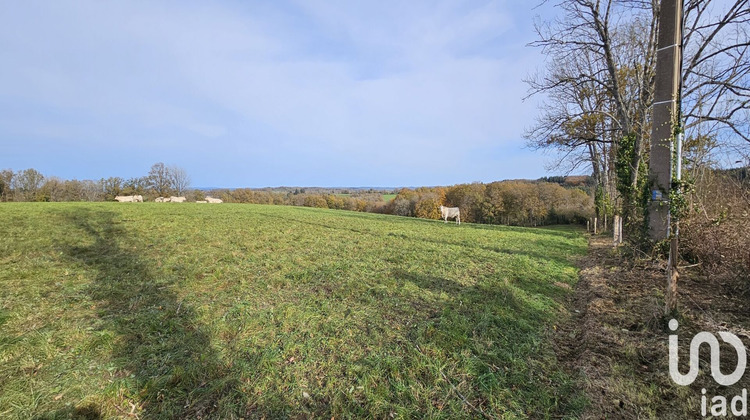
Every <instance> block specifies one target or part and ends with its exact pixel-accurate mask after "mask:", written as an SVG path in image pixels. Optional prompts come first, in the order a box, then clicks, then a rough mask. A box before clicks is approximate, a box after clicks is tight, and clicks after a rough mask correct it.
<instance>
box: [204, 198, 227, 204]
mask: <svg viewBox="0 0 750 420" xmlns="http://www.w3.org/2000/svg"><path fill="white" fill-rule="evenodd" d="M206 201H208V202H209V203H214V204H218V203H223V202H224V201H222V199H221V198H213V197H206Z"/></svg>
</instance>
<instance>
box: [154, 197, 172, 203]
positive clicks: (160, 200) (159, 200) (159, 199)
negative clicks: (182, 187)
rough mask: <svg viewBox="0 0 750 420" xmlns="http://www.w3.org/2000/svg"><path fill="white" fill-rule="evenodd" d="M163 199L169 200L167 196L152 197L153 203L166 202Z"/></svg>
mask: <svg viewBox="0 0 750 420" xmlns="http://www.w3.org/2000/svg"><path fill="white" fill-rule="evenodd" d="M165 200H169V199H168V198H164V197H156V198H155V199H154V203H164V202H166V201H165Z"/></svg>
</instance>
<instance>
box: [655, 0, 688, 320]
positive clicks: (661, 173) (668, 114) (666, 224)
mask: <svg viewBox="0 0 750 420" xmlns="http://www.w3.org/2000/svg"><path fill="white" fill-rule="evenodd" d="M682 6H683V0H662V1H661V5H660V11H659V34H658V40H657V50H656V69H655V70H656V71H655V79H656V80H655V86H654V104H653V128H652V131H651V156H650V163H649V178H650V182H651V202H650V203H649V212H648V215H649V221H648V222H649V235H650V236H651V239H653V240H655V241H660V240H663V239H666V238H668V237H670V234H671V235H672V243H671V246H670V258H669V259H670V261H669V273H668V279H667V294H666V297H665V298H666V306H667V311H668V312H669V311H672V310H674V309H675V308H676V306H677V279H678V276H679V275H678V273H677V236H676V234H675V233H676V232H670V215H669V190H670V184H671V182H672V175H673V174H672V168H673V156H672V154H673V151H674V148H673V144H674V142H675V140H677V138H678V137H679V136H676V135H675V133H676V132H677V131H678V130H676V129H675V128H678V127H679V128H681V127H682V124H681V122H680V118H681V117H680V93H681V92H680V88H681V83H682V75H681V72H682V13H683V12H682V9H683V7H682ZM678 148H679V147H678Z"/></svg>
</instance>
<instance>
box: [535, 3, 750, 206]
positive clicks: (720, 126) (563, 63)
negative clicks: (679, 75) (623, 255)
mask: <svg viewBox="0 0 750 420" xmlns="http://www.w3.org/2000/svg"><path fill="white" fill-rule="evenodd" d="M748 2H750V0H737V1H732V2H729V3H727V2H721V1H717V0H700V1H698V0H691V1H689V2H688V4H686V6H685V21H686V27H685V38H684V48H685V50H684V52H685V53H684V63H685V65H684V71H683V81H684V85H685V89H684V91H683V102H684V103H685V104H686V105H685V108H684V109H685V111H684V118H685V122H686V125H685V126H686V128H687V134H688V138H689V139H690V138H691V136H692V138H694V139H697V138H716V136H720V135H722V134H724V135H728V134H729V133H733V135H734V138H740V139H744V140H746V141H747V140H748V127H749V126H750V121H749V119H750V118H749V117H748V109H750V101H749V100H748V99H749V96H748V87H749V86H750V77H748V72H750V61H749V57H750V53H749V52H748V45H749V44H748V42H749V41H748V25H747V23H748V18H749V17H750V7H748ZM556 5H557V6H558V8H557V9H558V10H560V15H559V16H558V17H556V18H555V19H553V20H550V21H540V22H538V23H537V25H536V32H537V36H538V40H537V41H535V42H534V43H532V44H531V45H532V46H536V47H540V48H541V49H542V52H543V53H544V54H546V55H547V56H548V64H547V66H546V68H545V69H544V70H543V71H542V72H541V73H539V74H536V75H533V76H531V77H529V78H528V80H527V83H528V85H529V87H530V95H545V96H546V103H545V104H544V107H543V108H542V109H541V110H540V114H539V116H538V118H537V121H536V123H535V125H534V126H533V127H531V128H530V129H529V130H527V132H526V138H527V139H528V141H529V144H530V146H532V147H537V148H545V149H553V150H557V151H559V152H560V153H561V154H562V157H561V159H560V163H562V164H564V165H567V166H568V167H574V166H575V165H579V166H580V165H590V166H591V168H592V171H593V172H594V176H595V178H597V182H598V183H599V184H600V185H601V186H602V187H603V188H604V189H605V190H606V191H608V192H609V193H610V194H612V191H614V188H612V187H613V185H614V183H615V180H614V179H613V178H614V177H613V176H612V175H613V174H614V173H615V172H616V169H618V168H614V167H613V166H615V165H614V163H615V160H616V158H618V157H619V160H620V161H621V163H623V161H624V164H625V165H623V166H622V167H621V168H619V169H621V170H620V171H619V172H620V174H619V175H620V177H621V178H622V177H623V175H624V176H625V177H626V178H627V179H625V180H622V179H621V181H624V182H625V184H626V185H625V186H626V187H627V188H626V189H625V190H624V191H625V192H627V191H631V192H633V193H634V192H635V191H637V190H638V185H639V182H642V181H643V179H642V176H643V172H642V170H641V168H642V167H643V164H644V162H645V161H646V160H647V158H648V156H647V153H646V151H647V150H648V147H647V146H648V142H649V140H650V131H651V121H650V117H651V115H650V114H651V113H650V107H651V103H652V101H653V86H654V67H655V52H656V35H657V32H656V31H657V25H658V17H659V2H658V0H561V1H559V2H557V3H556ZM623 141H625V143H623ZM622 191H623V190H621V192H622ZM634 199H635V197H627V199H626V200H625V204H626V205H627V204H632V202H633V200H634ZM633 210H634V209H631V213H634V212H633Z"/></svg>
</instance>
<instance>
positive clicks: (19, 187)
mask: <svg viewBox="0 0 750 420" xmlns="http://www.w3.org/2000/svg"><path fill="white" fill-rule="evenodd" d="M42 182H44V175H42V174H41V172H39V171H37V170H36V169H34V168H29V169H24V170H23V171H20V172H18V173H17V174H16V175H15V177H14V178H13V190H14V192H15V195H16V200H17V201H35V200H36V198H37V197H36V195H37V192H38V191H39V188H40V187H41V186H42Z"/></svg>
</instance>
